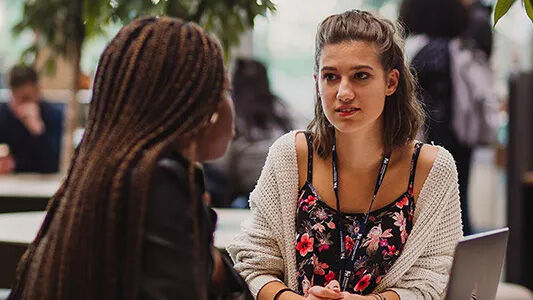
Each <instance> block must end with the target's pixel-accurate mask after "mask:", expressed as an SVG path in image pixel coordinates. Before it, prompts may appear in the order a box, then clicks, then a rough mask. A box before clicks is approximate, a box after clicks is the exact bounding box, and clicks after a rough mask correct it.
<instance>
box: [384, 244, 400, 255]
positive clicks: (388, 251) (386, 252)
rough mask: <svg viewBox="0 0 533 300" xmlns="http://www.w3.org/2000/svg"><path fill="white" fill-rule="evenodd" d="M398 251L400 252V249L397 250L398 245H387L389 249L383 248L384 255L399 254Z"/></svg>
mask: <svg viewBox="0 0 533 300" xmlns="http://www.w3.org/2000/svg"><path fill="white" fill-rule="evenodd" d="M398 253H400V251H398V250H396V246H394V245H392V246H387V249H386V250H383V255H386V256H393V255H397V254H398Z"/></svg>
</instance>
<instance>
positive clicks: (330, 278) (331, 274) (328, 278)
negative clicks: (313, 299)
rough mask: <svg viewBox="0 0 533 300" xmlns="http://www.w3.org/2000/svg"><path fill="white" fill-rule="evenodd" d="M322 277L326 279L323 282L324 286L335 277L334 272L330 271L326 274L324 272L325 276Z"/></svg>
mask: <svg viewBox="0 0 533 300" xmlns="http://www.w3.org/2000/svg"><path fill="white" fill-rule="evenodd" d="M324 279H326V282H325V283H324V286H326V285H328V283H329V282H330V281H332V280H333V279H335V273H333V272H332V271H329V272H328V274H326V276H325V277H324Z"/></svg>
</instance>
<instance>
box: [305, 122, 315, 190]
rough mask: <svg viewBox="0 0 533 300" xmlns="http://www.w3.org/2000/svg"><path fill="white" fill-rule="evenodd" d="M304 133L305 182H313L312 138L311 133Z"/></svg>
mask: <svg viewBox="0 0 533 300" xmlns="http://www.w3.org/2000/svg"><path fill="white" fill-rule="evenodd" d="M304 133H305V140H306V141H307V182H309V183H312V182H313V137H312V136H311V133H309V132H307V131H306V132H304Z"/></svg>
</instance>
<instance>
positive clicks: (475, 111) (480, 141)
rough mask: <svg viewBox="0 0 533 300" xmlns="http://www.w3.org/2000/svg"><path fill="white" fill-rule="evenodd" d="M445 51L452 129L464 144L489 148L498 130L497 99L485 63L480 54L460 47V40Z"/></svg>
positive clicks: (461, 45)
mask: <svg viewBox="0 0 533 300" xmlns="http://www.w3.org/2000/svg"><path fill="white" fill-rule="evenodd" d="M449 51H450V73H451V79H452V85H453V99H452V104H453V116H452V128H453V130H454V132H455V133H456V135H457V138H458V139H459V140H460V141H461V142H463V143H464V144H467V145H469V146H477V145H488V144H492V143H494V142H495V141H496V132H497V129H498V119H497V118H498V97H497V95H496V93H495V91H494V83H493V79H492V70H491V69H490V65H489V62H488V60H487V58H486V56H485V54H484V53H483V52H482V51H480V50H475V49H471V48H468V47H464V46H463V44H462V42H461V40H460V39H454V40H451V41H450V43H449Z"/></svg>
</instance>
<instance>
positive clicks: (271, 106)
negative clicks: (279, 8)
mask: <svg viewBox="0 0 533 300" xmlns="http://www.w3.org/2000/svg"><path fill="white" fill-rule="evenodd" d="M232 84H233V99H234V101H235V111H236V120H235V126H236V132H237V135H236V137H235V140H234V141H233V143H232V144H231V147H230V149H229V150H228V152H227V153H226V155H225V156H224V158H223V159H221V160H219V161H217V162H215V163H213V164H209V165H207V166H206V174H207V189H208V191H209V193H210V195H211V199H212V203H213V205H214V206H222V207H225V206H228V205H231V206H232V207H238V208H245V207H248V195H249V194H250V192H251V191H252V190H253V188H254V187H255V184H256V182H257V179H258V178H259V175H260V174H261V169H262V168H263V164H264V163H265V158H266V156H267V154H268V148H269V146H270V145H272V143H274V141H276V140H277V139H278V138H279V137H280V136H282V135H283V134H285V133H287V132H288V131H290V130H291V129H293V128H294V123H295V121H297V118H296V117H295V116H294V115H292V114H291V113H290V110H289V107H287V105H285V104H284V103H283V102H282V101H281V100H280V99H279V98H278V97H277V96H276V95H274V94H273V93H272V92H271V90H270V86H269V82H268V75H267V70H266V68H265V66H264V65H263V64H262V63H260V62H259V61H256V60H254V59H245V58H239V59H237V61H236V63H235V71H234V73H233V78H232Z"/></svg>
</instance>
